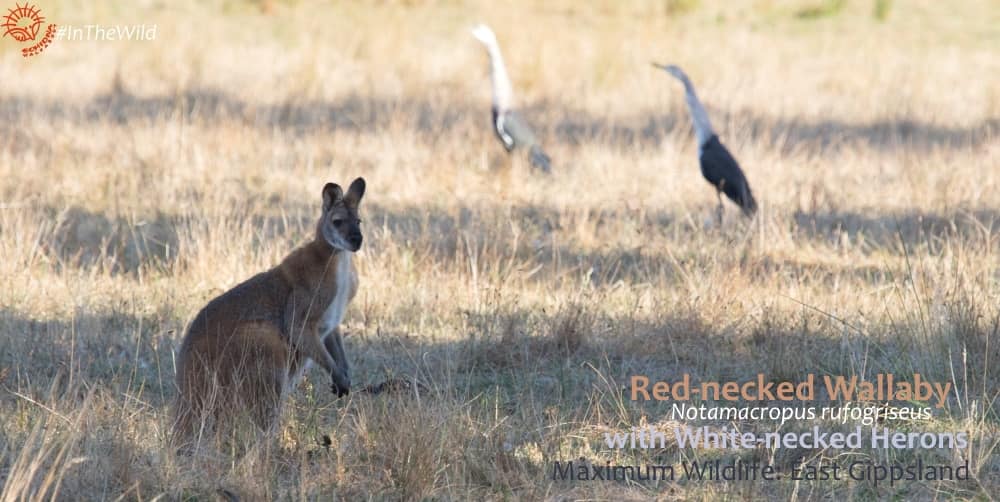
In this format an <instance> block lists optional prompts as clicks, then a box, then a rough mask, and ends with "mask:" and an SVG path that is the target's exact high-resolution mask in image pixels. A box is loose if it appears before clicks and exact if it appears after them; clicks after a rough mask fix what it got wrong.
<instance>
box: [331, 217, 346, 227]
mask: <svg viewBox="0 0 1000 502" xmlns="http://www.w3.org/2000/svg"><path fill="white" fill-rule="evenodd" d="M333 224H334V225H335V226H338V227H339V226H341V225H343V224H344V219H343V218H334V219H333Z"/></svg>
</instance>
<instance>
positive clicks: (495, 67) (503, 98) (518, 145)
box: [472, 25, 551, 172]
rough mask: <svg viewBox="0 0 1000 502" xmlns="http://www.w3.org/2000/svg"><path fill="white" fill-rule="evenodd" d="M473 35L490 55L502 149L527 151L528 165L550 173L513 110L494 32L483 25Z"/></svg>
mask: <svg viewBox="0 0 1000 502" xmlns="http://www.w3.org/2000/svg"><path fill="white" fill-rule="evenodd" d="M472 34H473V35H474V36H475V37H476V39H477V40H479V41H480V42H482V43H483V45H485V46H486V51H487V53H489V56H490V81H491V83H492V87H493V108H492V113H493V132H494V134H496V136H497V139H499V140H500V143H501V144H502V145H503V148H504V150H506V151H507V152H513V151H514V150H527V151H528V154H529V158H530V160H531V165H533V166H535V167H536V168H538V169H541V170H542V171H544V172H549V171H550V170H551V160H550V159H549V156H548V155H546V154H545V151H544V150H542V146H541V144H540V143H539V142H538V139H537V138H536V137H535V133H534V131H532V129H531V126H529V125H528V123H527V122H526V121H525V120H524V118H523V117H521V114H519V113H518V112H517V111H516V110H515V109H514V91H513V88H512V86H511V84H510V78H509V77H508V76H507V68H506V67H505V66H504V63H503V55H501V54H500V46H499V44H497V40H496V35H494V34H493V30H491V29H490V28H489V27H487V26H485V25H479V26H477V27H476V28H475V29H473V31H472Z"/></svg>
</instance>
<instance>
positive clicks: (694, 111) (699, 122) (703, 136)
mask: <svg viewBox="0 0 1000 502" xmlns="http://www.w3.org/2000/svg"><path fill="white" fill-rule="evenodd" d="M683 82H684V100H685V101H687V105H688V112H690V113H691V122H693V123H694V133H695V135H696V136H698V146H699V147H700V146H702V145H704V144H705V142H706V141H708V140H709V139H710V138H711V137H712V136H713V135H714V134H715V132H714V131H712V123H711V122H709V121H708V112H706V111H705V107H704V106H702V104H701V101H699V100H698V95H697V94H695V92H694V86H693V85H691V81H690V80H688V79H686V78H685V79H683Z"/></svg>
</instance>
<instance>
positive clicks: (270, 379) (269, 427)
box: [231, 324, 291, 435]
mask: <svg viewBox="0 0 1000 502" xmlns="http://www.w3.org/2000/svg"><path fill="white" fill-rule="evenodd" d="M239 339H240V340H241V344H245V345H244V347H242V349H241V350H240V356H241V359H242V361H243V364H242V368H240V369H238V370H237V373H238V375H237V376H238V378H239V380H238V381H239V382H240V384H239V385H238V386H237V388H238V390H237V392H236V395H235V396H233V397H234V401H233V402H232V403H231V406H232V407H233V409H234V410H239V411H242V412H245V413H246V417H247V418H249V419H250V420H251V421H252V422H253V425H254V426H256V428H257V429H258V432H260V433H264V434H266V435H270V434H271V433H273V432H275V428H276V425H277V423H278V419H279V417H280V415H281V407H282V401H283V398H284V394H285V390H286V387H287V385H288V372H289V368H290V366H291V354H290V353H289V351H288V346H287V344H286V343H285V342H284V340H283V339H282V337H281V333H280V331H279V329H278V327H277V326H274V325H271V324H256V325H252V326H248V327H245V328H243V334H242V336H240V338H239Z"/></svg>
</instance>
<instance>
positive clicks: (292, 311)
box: [175, 178, 365, 439]
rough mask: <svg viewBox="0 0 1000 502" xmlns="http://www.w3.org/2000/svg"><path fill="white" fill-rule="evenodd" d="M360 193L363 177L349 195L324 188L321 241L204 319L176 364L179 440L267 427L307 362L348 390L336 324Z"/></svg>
mask: <svg viewBox="0 0 1000 502" xmlns="http://www.w3.org/2000/svg"><path fill="white" fill-rule="evenodd" d="M364 193H365V180H364V179H362V178H358V179H356V180H354V182H353V183H351V186H350V187H349V188H348V190H347V193H346V194H345V193H344V191H343V190H342V189H341V188H340V186H339V185H337V184H334V183H327V184H326V186H324V187H323V213H322V216H320V219H319V223H318V224H317V226H316V237H315V238H314V239H313V240H312V241H311V242H309V243H308V244H306V245H304V246H302V247H300V248H298V249H296V250H295V251H293V252H292V253H291V254H290V255H288V257H286V258H285V259H284V260H283V261H282V262H281V263H280V264H279V265H278V266H276V267H274V268H272V269H271V270H268V271H267V272H263V273H260V274H257V275H255V276H253V277H251V278H250V279H249V280H247V281H245V282H243V283H242V284H239V285H237V286H236V287H234V288H233V289H230V290H229V291H227V292H225V293H223V294H222V295H220V296H219V297H217V298H215V299H213V300H212V301H210V302H209V303H208V305H206V306H205V307H204V308H203V309H201V312H198V315H197V316H196V317H195V318H194V321H192V322H191V325H190V327H188V331H187V335H186V336H185V337H184V342H183V343H182V344H181V348H180V352H179V354H178V358H177V387H178V396H177V403H176V407H175V414H176V417H175V418H176V420H175V434H177V435H179V436H180V437H177V436H175V437H177V439H182V438H187V439H191V434H192V433H194V432H195V431H196V430H197V429H198V427H199V425H200V424H206V423H208V421H211V422H212V423H214V424H215V425H214V427H215V428H218V427H219V426H221V425H222V421H223V420H232V419H233V418H234V417H235V416H245V417H247V418H249V419H250V420H252V422H253V424H255V425H256V426H257V427H259V428H260V429H261V430H263V431H269V430H271V428H272V427H275V426H276V425H277V422H278V417H279V416H280V414H281V405H282V402H283V401H284V398H285V396H286V395H287V394H288V393H289V391H291V390H293V389H294V388H295V385H296V383H297V381H298V379H299V377H300V376H301V375H302V374H303V373H304V372H305V370H306V369H307V368H308V366H309V363H310V361H312V362H315V363H317V364H319V365H320V366H321V367H322V368H323V370H324V371H326V373H327V374H329V375H330V377H331V379H332V384H333V387H332V388H333V392H334V393H336V394H337V397H340V396H344V395H346V394H347V393H348V392H350V389H351V377H350V373H349V371H348V365H347V357H346V356H345V354H344V345H343V342H342V341H341V335H340V329H339V327H340V322H341V320H342V319H343V317H344V311H345V310H346V309H347V304H348V303H349V302H350V301H351V299H352V298H354V295H355V293H356V292H357V289H358V274H357V269H356V268H355V266H354V263H353V261H352V257H353V254H354V252H355V251H357V250H358V249H360V248H361V220H360V219H359V218H358V206H359V204H360V203H361V197H362V196H364ZM216 432H220V431H218V430H217V431H216Z"/></svg>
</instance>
